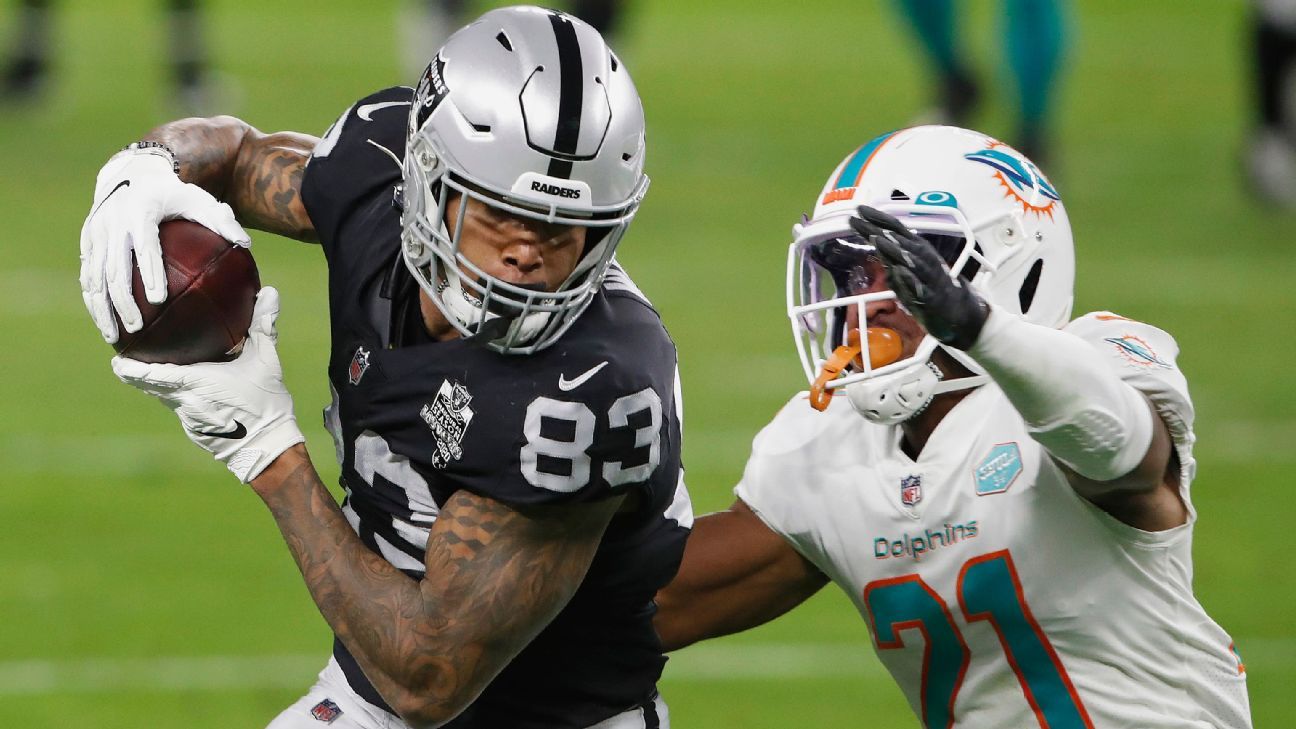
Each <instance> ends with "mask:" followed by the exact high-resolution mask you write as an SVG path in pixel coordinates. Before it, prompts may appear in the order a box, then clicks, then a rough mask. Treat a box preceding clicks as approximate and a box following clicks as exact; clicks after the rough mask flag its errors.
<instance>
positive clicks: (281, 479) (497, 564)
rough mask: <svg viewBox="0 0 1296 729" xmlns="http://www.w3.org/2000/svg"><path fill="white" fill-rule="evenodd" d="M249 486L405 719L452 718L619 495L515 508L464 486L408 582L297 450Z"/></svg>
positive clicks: (506, 657) (565, 589)
mask: <svg viewBox="0 0 1296 729" xmlns="http://www.w3.org/2000/svg"><path fill="white" fill-rule="evenodd" d="M252 486H253V488H254V489H256V491H257V492H258V493H259V494H260V495H261V497H262V498H263V499H264V500H265V502H266V504H267V505H268V506H269V507H270V510H271V512H272V513H273V515H274V518H275V521H276V522H277V523H278V525H279V528H280V530H281V531H282V532H283V535H284V539H285V540H286V541H287V543H288V547H289V549H290V550H291V551H292V554H293V557H294V559H295V560H296V561H297V566H298V567H299V568H300V569H301V572H302V576H303V577H304V578H305V581H306V585H307V587H309V589H310V592H311V596H312V597H313V598H314V600H315V604H316V605H318V606H319V609H320V612H321V613H322V614H323V615H324V618H325V620H327V621H328V623H329V625H330V626H331V627H332V628H333V630H334V632H335V633H337V635H338V636H339V637H340V638H341V639H342V642H343V643H344V644H345V645H346V646H347V648H348V649H349V650H350V651H351V653H352V655H354V656H355V657H356V659H357V660H358V661H359V663H360V666H361V668H362V669H363V670H364V672H365V676H366V677H368V678H369V680H370V681H372V682H373V684H374V687H375V688H376V689H378V692H379V693H380V694H382V696H383V698H384V699H386V700H387V702H388V703H389V704H390V705H391V706H392V708H394V709H395V710H396V711H397V713H399V714H400V715H401V718H402V719H404V720H405V721H406V722H407V723H408V724H410V725H411V726H413V727H432V726H439V725H441V724H442V723H444V722H446V721H449V720H450V719H452V718H454V717H455V716H456V715H458V714H459V713H460V712H461V711H463V710H464V709H465V708H466V707H467V706H468V705H469V704H470V703H471V702H472V701H473V700H474V699H475V698H476V697H477V696H478V695H479V694H480V693H481V692H482V690H483V689H484V688H485V687H486V685H487V684H488V683H489V682H490V681H491V680H492V679H493V678H494V677H495V676H496V675H497V674H498V673H499V672H500V671H501V670H502V669H503V668H504V666H506V665H507V664H508V663H509V661H511V660H512V659H513V657H514V656H516V655H517V654H518V652H520V651H521V650H522V649H523V648H524V647H525V646H526V645H527V644H528V643H530V642H531V640H532V639H533V638H535V636H536V635H537V634H538V633H539V632H540V630H541V629H543V628H544V627H545V625H547V624H548V623H549V622H550V621H551V620H552V619H553V617H554V616H555V615H557V614H558V612H559V611H560V610H561V609H562V607H563V606H564V605H566V604H567V601H568V600H569V599H570V598H571V596H572V595H573V594H574V593H575V591H576V588H577V587H578V586H579V585H580V583H581V581H582V580H583V579H584V577H585V573H586V571H587V570H588V569H589V565H590V562H591V561H592V560H593V558H594V553H595V551H596V550H597V548H598V544H599V541H600V540H601V539H602V536H603V532H604V529H605V528H606V527H607V524H608V522H609V520H610V519H611V518H612V515H613V513H614V512H615V511H616V509H617V506H618V505H619V504H620V501H621V499H618V498H611V499H604V500H601V501H597V502H594V503H589V504H570V505H564V506H547V507H541V508H534V509H527V510H525V511H522V510H518V509H514V508H512V507H509V506H507V505H505V504H503V503H501V502H498V501H495V500H493V499H489V498H485V497H482V496H477V495H474V494H471V493H469V492H467V491H460V492H458V493H456V494H455V495H454V496H452V497H450V499H449V500H448V501H447V502H446V503H445V504H444V505H443V506H442V507H441V512H440V514H439V516H438V517H437V520H436V523H435V524H434V525H433V527H432V530H431V534H430V535H429V537H428V544H427V555H426V559H425V562H426V566H427V574H426V576H425V577H424V578H423V579H422V580H421V581H416V580H413V579H410V578H409V577H407V576H405V575H404V574H403V573H401V572H400V571H399V570H397V569H396V568H395V567H393V566H392V565H391V564H389V563H388V562H387V561H386V560H384V559H383V558H382V557H380V556H378V555H376V554H374V553H373V552H371V551H369V550H368V549H366V548H365V547H364V545H363V544H362V543H361V542H360V540H359V538H358V537H357V536H356V534H355V532H354V531H353V530H352V529H351V527H350V526H349V525H348V524H347V522H346V520H345V518H344V517H343V515H342V512H341V510H340V509H339V508H338V505H337V502H336V501H335V500H334V499H333V497H332V495H331V494H329V492H328V490H327V489H325V487H324V485H323V483H321V482H320V480H319V476H318V475H317V474H316V472H315V469H314V467H313V466H312V465H311V463H310V460H309V457H308V456H307V454H306V450H305V448H304V447H302V446H297V447H294V448H292V449H289V450H288V451H287V452H285V453H284V455H283V456H281V457H280V458H279V459H278V460H277V461H276V462H275V463H274V464H272V465H271V466H270V467H269V468H267V469H266V470H265V471H264V472H263V473H262V475H261V476H260V477H258V478H257V479H255V480H254V481H253V482H252Z"/></svg>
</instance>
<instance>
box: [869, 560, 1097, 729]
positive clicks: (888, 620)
mask: <svg viewBox="0 0 1296 729" xmlns="http://www.w3.org/2000/svg"><path fill="white" fill-rule="evenodd" d="M958 598H959V608H960V609H961V610H962V613H963V617H964V619H966V620H967V621H968V622H975V621H978V620H986V621H989V622H990V624H991V625H992V626H994V629H995V633H996V634H997V635H998V636H999V643H1000V644H1001V645H1002V646H1003V651H1004V656H1005V657H1006V658H1007V659H1008V665H1009V666H1011V667H1012V669H1013V673H1015V674H1017V681H1018V682H1019V683H1020V684H1021V687H1022V692H1023V693H1024V694H1025V695H1026V700H1027V701H1028V702H1029V703H1030V706H1031V709H1033V710H1034V712H1035V717H1036V719H1038V720H1039V724H1040V726H1041V727H1047V728H1048V729H1093V722H1092V721H1090V719H1089V713H1088V712H1087V711H1086V710H1085V707H1084V704H1083V703H1082V702H1081V701H1080V697H1079V696H1078V695H1077V694H1076V691H1075V687H1074V686H1072V685H1071V679H1070V677H1069V676H1067V672H1066V669H1064V668H1063V667H1062V662H1061V661H1060V660H1058V657H1057V653H1056V652H1055V651H1054V650H1053V646H1052V645H1051V644H1050V643H1049V641H1048V638H1047V637H1046V636H1045V635H1044V631H1043V630H1041V629H1040V627H1039V624H1038V623H1037V622H1036V621H1035V616H1034V615H1032V614H1031V611H1030V608H1029V607H1028V606H1027V605H1026V599H1025V597H1024V596H1023V594H1022V589H1021V580H1020V579H1018V577H1017V568H1016V567H1015V566H1014V565H1013V561H1012V556H1011V555H1010V554H1009V553H1008V550H1002V551H999V552H991V553H989V554H983V555H981V556H979V557H973V558H972V559H970V560H968V561H967V562H965V563H964V564H963V569H962V570H960V571H959V577H958ZM864 604H865V605H866V606H867V607H868V612H869V620H870V622H871V623H872V625H873V635H874V636H875V637H876V639H877V644H878V649H879V650H890V649H895V648H903V647H904V640H903V638H901V636H900V631H902V630H906V629H910V628H914V629H917V630H918V631H919V632H920V633H922V636H923V639H924V640H925V641H926V644H925V646H924V647H923V681H922V718H923V724H924V725H925V726H927V727H928V729H936V728H937V727H940V728H941V729H944V728H945V727H949V726H952V725H953V723H954V700H955V697H956V696H957V695H958V690H959V686H960V685H961V684H962V683H963V676H964V674H965V673H966V672H967V667H968V661H969V660H970V658H971V654H970V652H969V650H968V646H967V642H966V641H965V640H964V639H963V634H962V633H961V632H959V629H958V625H956V624H955V622H954V616H953V615H952V614H951V613H950V609H949V606H948V605H947V604H946V603H945V601H944V600H943V599H942V598H941V596H940V595H939V594H938V593H937V592H936V591H935V590H933V589H931V587H930V586H928V585H927V583H926V582H924V581H923V579H922V577H920V576H918V575H905V576H903V577H893V578H889V579H885V580H877V581H874V582H870V583H869V584H868V585H867V586H866V587H865V588H864Z"/></svg>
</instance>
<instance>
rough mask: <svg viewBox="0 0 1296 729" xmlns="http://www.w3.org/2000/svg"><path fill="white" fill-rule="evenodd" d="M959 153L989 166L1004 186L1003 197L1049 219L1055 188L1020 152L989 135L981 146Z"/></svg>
mask: <svg viewBox="0 0 1296 729" xmlns="http://www.w3.org/2000/svg"><path fill="white" fill-rule="evenodd" d="M963 157H964V158H965V159H969V160H971V161H973V162H980V163H981V164H983V165H986V166H988V167H990V168H991V169H993V170H994V176H995V179H996V180H998V182H999V185H1000V186H1001V187H1003V189H1004V197H1011V198H1014V199H1016V200H1017V202H1019V203H1021V206H1022V212H1024V213H1035V214H1036V215H1047V216H1049V219H1050V220H1052V219H1053V208H1054V207H1055V206H1057V204H1058V202H1059V198H1058V193H1057V190H1055V189H1053V185H1052V183H1050V182H1049V181H1048V180H1047V179H1046V178H1045V177H1044V173H1043V172H1040V169H1039V168H1038V167H1036V166H1035V164H1034V163H1033V162H1031V161H1029V160H1027V159H1026V158H1025V157H1022V156H1021V154H1020V153H1018V152H1016V151H1014V150H1013V149H1012V148H1011V147H1009V146H1008V145H1006V144H1004V143H1003V142H998V141H995V140H993V139H991V140H987V142H986V148H985V149H983V150H980V151H977V152H969V153H968V154H965V155H963Z"/></svg>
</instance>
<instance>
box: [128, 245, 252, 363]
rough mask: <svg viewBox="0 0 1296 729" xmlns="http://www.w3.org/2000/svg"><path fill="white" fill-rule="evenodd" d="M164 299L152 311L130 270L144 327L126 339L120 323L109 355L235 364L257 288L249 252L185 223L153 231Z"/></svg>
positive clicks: (135, 268)
mask: <svg viewBox="0 0 1296 729" xmlns="http://www.w3.org/2000/svg"><path fill="white" fill-rule="evenodd" d="M158 237H159V239H160V241H161V244H162V264H163V266H164V267H165V269H166V281H167V297H166V301H163V302H162V303H161V304H150V303H149V302H148V299H146V298H145V296H144V285H143V283H142V282H141V280H140V273H139V268H138V267H136V266H134V265H132V266H131V268H132V269H133V270H134V274H133V276H132V280H131V293H132V294H133V295H134V297H135V303H136V304H138V305H139V309H140V314H141V318H142V320H143V326H141V327H140V330H139V331H137V332H127V331H126V328H125V327H124V326H122V323H121V319H120V318H118V319H117V331H118V332H119V337H118V339H117V341H116V343H114V344H113V349H115V350H117V352H118V353H119V354H121V355H123V356H125V357H130V358H131V359H137V360H140V361H141V362H170V363H172V364H193V363H195V362H222V361H228V360H230V359H233V358H234V357H236V356H237V355H238V353H239V351H240V350H241V348H242V345H243V340H244V338H245V337H247V331H248V327H249V326H250V325H251V324H252V307H253V305H254V304H255V303H256V293H257V291H259V290H260V288H261V278H260V276H259V275H258V274H257V268H256V263H255V262H254V261H253V260H252V253H251V252H250V251H248V249H246V248H242V247H240V246H236V245H233V244H231V243H230V242H228V241H226V240H225V239H224V238H222V237H220V236H219V235H217V234H216V233H214V232H212V231H211V230H209V229H207V228H205V227H203V226H201V225H199V224H198V223H193V222H190V221H188V220H168V221H166V222H164V223H162V225H160V226H159V227H158Z"/></svg>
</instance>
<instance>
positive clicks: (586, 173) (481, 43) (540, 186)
mask: <svg viewBox="0 0 1296 729" xmlns="http://www.w3.org/2000/svg"><path fill="white" fill-rule="evenodd" d="M643 164H644V115H643V107H642V105H641V104H640V101H639V94H638V92H637V91H636V90H635V86H634V82H633V81H631V80H630V75H629V73H627V71H626V69H625V67H624V66H622V65H621V62H620V60H619V59H618V58H617V57H616V56H615V55H614V54H613V53H612V51H611V50H609V49H608V47H607V45H606V44H605V43H604V42H603V38H602V37H601V36H600V35H599V33H598V31H596V30H594V29H593V28H591V27H590V26H589V25H587V24H586V23H584V22H582V21H581V20H579V19H577V18H574V17H572V16H570V15H566V14H564V13H560V12H556V11H552V10H544V9H541V8H537V7H509V8H502V9H499V10H493V11H491V12H488V13H486V14H485V15H483V16H482V17H481V18H480V19H478V20H477V21H476V22H474V23H472V24H471V25H469V26H467V27H465V28H463V29H462V30H460V31H458V32H457V33H455V34H454V35H453V36H451V37H450V39H449V40H448V41H446V44H445V45H444V46H442V48H441V50H440V51H438V52H437V55H436V58H434V59H433V60H432V63H431V64H430V65H429V66H428V68H427V70H426V71H425V72H424V74H423V78H422V80H421V81H420V82H419V85H418V87H417V88H416V89H415V91H414V103H413V105H412V108H411V111H410V117H409V133H408V138H407V144H406V149H405V160H404V178H405V179H404V212H403V213H402V215H401V227H402V251H403V254H404V258H405V263H406V265H407V266H408V267H409V269H410V271H411V272H412V273H413V275H414V277H415V279H417V280H418V282H419V284H420V285H421V286H422V287H423V290H424V291H426V292H427V294H428V296H429V297H431V299H432V301H433V302H434V303H435V304H436V306H437V307H438V308H439V309H440V310H441V312H442V313H443V314H445V316H446V318H447V319H448V320H449V321H450V322H451V324H453V325H454V326H455V327H456V328H457V329H458V330H459V331H460V332H461V333H462V334H463V335H464V336H472V335H475V334H479V333H482V334H483V336H484V338H485V340H486V341H487V343H488V344H489V345H490V346H491V347H492V348H494V349H496V350H498V351H501V352H505V353H508V354H527V353H530V352H534V351H536V350H539V349H542V348H544V347H547V346H549V345H550V344H552V343H553V342H554V341H555V340H557V339H558V337H560V336H562V334H563V332H565V331H566V330H567V328H568V327H569V326H571V324H572V323H573V322H574V321H575V320H576V317H578V316H579V315H580V314H581V312H583V311H584V310H585V308H586V307H587V306H588V305H589V303H590V301H591V300H592V299H593V298H594V295H595V294H596V293H597V291H598V288H599V285H600V284H601V283H602V280H603V276H604V273H605V272H606V270H607V267H608V265H609V264H610V262H611V261H612V257H613V254H614V253H615V251H616V247H617V244H618V243H619V242H620V240H621V237H622V235H624V233H625V231H626V228H627V226H629V224H630V221H631V220H632V219H633V218H634V215H635V212H636V211H637V210H638V208H639V203H640V201H641V200H642V199H643V196H644V193H645V192H646V191H647V189H648V178H647V177H646V176H645V175H644V174H643ZM452 193H458V194H459V199H458V203H457V204H458V205H459V206H460V207H459V216H458V220H459V221H460V225H457V226H456V230H453V231H451V230H447V229H446V223H445V220H446V217H445V213H446V204H447V202H448V201H449V200H450V196H451V194H452ZM469 198H475V199H477V200H480V201H482V202H484V203H486V204H488V205H491V206H493V207H495V208H497V209H500V210H503V211H506V212H508V213H510V214H513V215H519V216H524V217H529V218H534V219H537V220H543V221H545V222H548V223H558V224H561V225H578V226H586V227H588V229H589V230H588V233H587V236H586V244H585V251H584V253H583V254H582V257H581V259H580V261H579V262H578V263H577V265H576V269H575V270H574V271H573V272H572V274H571V276H570V277H569V278H568V279H567V280H566V281H565V282H564V283H563V284H562V285H561V286H560V287H559V288H558V290H557V291H554V292H544V291H535V290H532V289H528V288H525V287H521V286H515V285H512V284H509V283H507V282H505V281H502V280H500V279H498V278H496V277H493V276H490V275H488V274H487V273H486V272H485V271H483V270H482V269H481V268H479V267H478V266H477V265H475V264H474V263H473V262H472V261H470V260H468V259H467V258H466V257H465V256H464V255H463V254H462V253H461V252H460V236H461V235H462V232H463V231H462V228H463V226H462V221H463V220H464V217H465V216H464V214H463V213H464V210H465V209H466V207H467V204H468V199H469ZM488 323H490V325H489V326H488ZM483 329H485V331H483Z"/></svg>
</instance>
